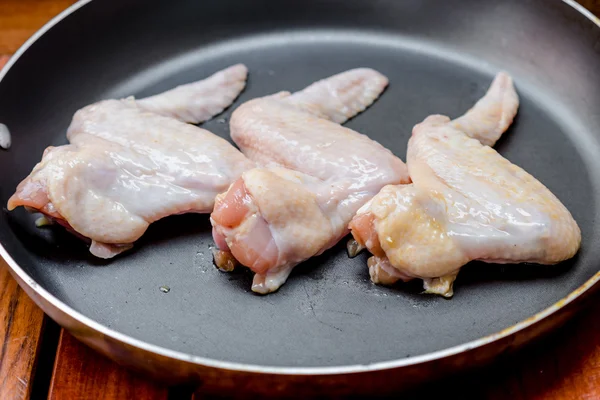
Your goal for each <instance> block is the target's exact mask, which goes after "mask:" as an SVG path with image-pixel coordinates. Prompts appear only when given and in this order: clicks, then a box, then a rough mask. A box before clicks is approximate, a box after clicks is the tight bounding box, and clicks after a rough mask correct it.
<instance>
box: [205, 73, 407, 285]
mask: <svg viewBox="0 0 600 400" xmlns="http://www.w3.org/2000/svg"><path fill="white" fill-rule="evenodd" d="M387 83H388V80H387V78H386V77H384V76H383V75H381V74H380V73H378V72H376V71H374V70H371V69H355V70H350V71H347V72H344V73H341V74H338V75H335V76H332V77H330V78H327V79H325V80H322V81H319V82H316V83H314V84H313V85H311V86H309V87H307V88H305V89H304V90H302V91H299V92H297V93H294V94H290V93H288V92H281V93H278V94H276V95H272V96H268V97H264V98H259V99H254V100H251V101H249V102H247V103H245V104H243V105H241V106H240V107H239V108H238V109H237V110H236V111H235V112H234V113H233V115H232V118H231V123H230V126H231V136H232V138H233V140H234V141H235V142H236V144H237V145H238V146H239V147H240V148H241V150H242V152H244V154H245V155H247V156H248V157H249V158H250V159H251V160H253V161H255V162H257V163H258V164H259V166H260V167H259V168H255V169H251V170H248V171H246V172H244V173H243V174H242V177H241V178H240V179H238V180H237V181H236V182H234V183H233V184H232V186H231V187H230V188H229V190H228V191H227V192H226V193H224V194H222V195H220V196H218V197H217V200H216V204H215V210H214V212H213V213H212V215H211V222H212V224H213V236H214V238H215V241H216V243H217V245H218V247H219V249H220V251H219V252H217V253H216V255H215V261H216V263H217V264H218V265H219V266H222V267H224V269H231V266H232V265H233V260H236V261H238V262H240V263H241V264H243V265H244V266H246V267H249V268H250V269H251V270H252V271H254V272H255V276H254V281H253V284H252V290H253V291H254V292H257V293H262V294H266V293H270V292H273V291H275V290H277V289H278V288H279V287H280V286H281V285H282V284H283V283H284V282H285V281H286V279H287V278H288V276H289V274H290V272H291V271H292V269H293V268H294V267H295V266H296V265H298V264H299V263H301V262H302V261H304V260H307V259H308V258H310V257H313V256H315V255H318V254H321V253H323V252H324V251H325V250H327V249H329V248H330V247H332V246H333V245H334V244H336V243H337V242H338V241H339V240H340V239H341V238H342V237H343V236H345V235H346V234H347V233H348V232H349V231H348V228H347V226H348V222H349V221H350V219H351V218H352V216H353V215H354V214H355V213H356V211H357V210H358V209H359V208H360V207H361V206H362V205H363V204H364V203H366V202H367V201H368V200H369V199H370V198H371V197H372V196H374V195H375V194H376V193H378V192H379V191H380V190H381V188H382V187H384V186H385V185H388V184H397V183H406V182H408V174H407V170H406V166H405V164H404V163H403V162H402V161H401V160H400V159H399V158H397V157H396V156H394V155H393V154H392V153H391V152H390V151H389V150H387V149H385V148H384V147H383V146H381V145H380V144H378V143H377V142H375V141H373V140H371V139H369V138H368V137H367V136H365V135H362V134H360V133H357V132H355V131H353V130H351V129H348V128H345V127H343V126H341V125H340V124H341V123H343V122H345V121H346V120H347V119H348V118H351V117H352V116H354V115H355V114H357V113H359V112H361V111H363V110H364V109H365V108H366V107H368V106H369V105H370V104H371V103H373V101H375V100H376V99H377V97H378V96H379V95H380V94H381V92H382V91H383V90H384V89H385V87H386V86H387Z"/></svg>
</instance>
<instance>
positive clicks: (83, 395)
mask: <svg viewBox="0 0 600 400" xmlns="http://www.w3.org/2000/svg"><path fill="white" fill-rule="evenodd" d="M167 398H168V390H167V388H165V387H163V386H161V385H159V384H156V383H154V382H151V381H150V380H147V379H145V378H142V377H140V376H137V375H135V374H134V373H133V372H130V371H128V370H126V369H124V368H123V367H121V366H119V365H117V364H116V363H114V362H112V361H110V360H108V359H106V358H105V357H104V356H101V355H100V354H98V353H96V352H95V351H94V350H92V349H90V348H88V347H87V346H84V345H83V344H81V343H80V342H79V341H77V340H76V339H75V338H73V336H71V335H70V334H69V333H67V332H66V331H64V330H63V331H62V333H61V336H60V341H59V344H58V350H57V355H56V361H55V363H54V372H53V374H52V383H51V385H50V393H49V396H48V399H50V400H88V399H94V400H104V399H106V400H109V399H110V400H112V399H136V400H167Z"/></svg>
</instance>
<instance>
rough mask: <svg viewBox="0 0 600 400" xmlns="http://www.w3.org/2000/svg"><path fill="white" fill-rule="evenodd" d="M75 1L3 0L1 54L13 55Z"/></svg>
mask: <svg viewBox="0 0 600 400" xmlns="http://www.w3.org/2000/svg"><path fill="white" fill-rule="evenodd" d="M73 3H75V0H1V1H0V32H1V34H0V54H12V53H14V52H15V51H17V49H18V48H19V46H21V44H23V42H25V41H26V40H27V39H28V38H29V37H30V36H31V35H32V34H33V33H34V32H35V31H36V30H38V29H39V28H41V27H42V26H43V25H44V24H45V23H46V22H48V21H49V20H50V19H52V18H53V17H54V16H55V15H57V14H59V13H60V12H61V11H63V10H64V9H65V8H67V7H69V6H70V5H71V4H73Z"/></svg>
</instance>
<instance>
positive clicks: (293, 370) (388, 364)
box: [0, 0, 600, 376]
mask: <svg viewBox="0 0 600 400" xmlns="http://www.w3.org/2000/svg"><path fill="white" fill-rule="evenodd" d="M561 1H562V2H563V3H565V4H567V5H568V6H570V7H572V8H573V9H575V10H576V11H577V12H578V13H580V14H581V15H583V16H584V17H585V18H587V19H588V20H590V21H591V22H592V23H594V24H595V25H596V26H597V27H598V28H599V29H600V18H598V17H596V16H595V15H594V14H592V13H591V12H590V11H589V10H587V9H586V8H585V7H583V6H582V5H580V4H579V3H577V2H576V1H575V0H561ZM91 2H92V0H79V1H77V2H76V3H75V4H73V5H71V6H70V7H68V8H67V9H65V10H64V11H63V12H61V13H60V14H58V15H57V16H55V17H54V18H53V19H51V20H50V21H49V22H48V23H46V24H45V25H44V26H43V27H41V28H40V29H39V30H38V31H37V32H35V33H34V34H33V35H32V36H31V37H30V38H29V39H28V40H27V41H26V42H25V43H24V44H23V45H22V46H21V47H20V48H19V49H18V50H17V51H16V52H15V53H14V54H13V55H12V56H11V58H10V59H9V60H8V62H7V63H6V65H5V66H4V68H3V69H2V70H0V82H1V81H2V80H3V79H4V77H5V76H6V74H7V73H8V71H9V70H10V69H11V68H12V67H13V66H14V64H15V63H16V62H17V60H18V59H19V58H20V57H21V56H22V55H23V54H24V53H25V52H26V51H27V50H28V49H29V48H30V47H31V46H32V45H33V44H34V43H35V42H36V41H37V40H38V39H39V38H40V37H42V36H43V35H44V34H45V33H46V32H48V31H49V30H50V29H51V28H52V27H53V26H55V25H56V24H58V23H59V22H60V21H62V20H63V19H65V18H66V17H68V16H69V15H71V14H72V13H74V12H75V11H77V10H78V9H80V8H82V7H83V6H85V5H87V4H89V3H91ZM0 256H1V257H2V258H3V259H4V260H5V261H6V264H7V265H8V267H9V269H10V270H11V272H12V273H13V274H14V275H16V276H17V277H18V279H17V281H18V282H19V283H20V284H23V285H26V286H27V288H28V289H30V290H31V291H33V292H34V293H36V294H37V295H38V296H40V297H41V298H42V299H43V300H44V301H45V302H47V303H48V304H49V305H50V306H51V307H53V308H54V309H56V310H58V311H60V312H61V313H64V314H65V315H67V316H69V317H70V318H72V319H73V320H75V321H76V322H77V323H79V324H82V325H84V326H87V327H88V328H90V329H92V330H94V331H96V332H98V333H100V334H102V335H105V336H107V337H110V338H111V339H113V340H115V341H117V342H121V343H125V344H126V345H129V346H132V347H134V348H138V349H140V350H143V351H147V352H149V353H153V354H156V355H158V356H163V357H167V358H170V359H174V360H178V361H183V362H188V363H192V364H196V365H198V366H203V367H208V368H218V369H225V370H231V371H236V372H247V373H259V374H265V373H266V374H276V375H306V376H310V375H341V374H352V373H365V372H373V371H383V370H391V369H396V368H403V367H409V366H415V365H419V364H425V363H427V362H431V361H435V360H440V359H444V358H448V357H451V356H454V355H457V354H460V353H464V352H466V351H469V350H474V349H477V348H481V347H483V346H485V345H488V344H491V343H494V342H497V341H499V340H501V339H503V338H506V337H509V336H511V335H514V334H516V333H518V332H520V331H523V330H525V329H526V328H529V327H531V326H533V325H535V324H537V323H539V322H541V321H542V320H543V319H545V318H546V317H549V316H550V315H552V314H554V313H556V312H557V311H558V310H560V309H562V308H564V307H565V306H567V305H569V304H570V303H572V302H573V301H575V300H576V299H577V298H579V297H580V296H581V295H583V294H584V293H586V292H587V291H588V290H589V289H591V288H592V287H593V286H594V285H596V283H598V281H600V271H598V272H596V273H595V274H594V275H593V276H592V277H591V278H589V279H588V280H587V281H585V282H584V283H583V284H582V285H581V286H579V287H578V288H577V289H575V290H573V291H572V292H571V293H569V294H568V295H567V296H566V297H564V298H562V299H560V300H558V301H557V302H556V303H554V304H553V305H551V306H549V307H547V308H546V309H544V310H542V311H540V312H538V313H536V314H534V315H533V316H531V317H528V318H526V319H524V320H522V321H520V322H518V323H516V324H514V325H511V326H509V327H507V328H504V329H502V330H501V331H499V332H496V333H492V334H490V335H487V336H483V337H481V338H479V339H475V340H472V341H470V342H466V343H462V344H459V345H456V346H452V347H449V348H446V349H442V350H438V351H434V352H431V353H426V354H421V355H418V356H410V357H406V358H402V359H396V360H391V361H382V362H374V363H370V364H355V365H340V366H328V367H276V366H266V365H258V364H248V363H240V362H233V361H222V360H218V359H214V358H208V357H202V356H196V355H192V354H186V353H184V352H180V351H176V350H171V349H168V348H166V347H162V346H158V345H154V344H151V343H148V342H145V341H143V340H140V339H136V338H134V337H131V336H129V335H126V334H123V333H120V332H118V331H116V330H114V329H111V328H108V327H107V326H105V325H102V324H101V323H99V322H96V321H94V320H92V319H91V318H89V317H87V316H85V315H84V314H82V313H80V312H78V311H76V310H74V309H73V308H72V307H70V306H68V305H67V304H66V303H64V302H62V301H61V300H59V299H58V298H56V297H55V296H54V295H52V294H51V293H50V292H48V291H47V290H46V289H44V288H43V287H41V286H40V285H39V284H38V283H37V282H36V281H35V280H34V279H33V278H31V277H30V276H29V275H28V274H27V273H26V272H25V270H24V269H22V268H21V267H20V266H19V264H18V263H17V262H16V261H15V260H14V259H13V258H12V256H11V255H10V254H9V253H8V251H7V250H6V249H5V248H4V246H3V245H2V243H0Z"/></svg>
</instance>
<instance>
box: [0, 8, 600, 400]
mask: <svg viewBox="0 0 600 400" xmlns="http://www.w3.org/2000/svg"><path fill="white" fill-rule="evenodd" d="M599 43H600V29H599V28H598V26H597V25H596V24H595V23H594V22H593V21H592V20H591V19H590V18H589V15H588V16H586V15H584V14H582V13H581V9H579V10H578V9H576V8H574V6H573V5H572V4H570V3H563V2H561V1H546V0H537V1H533V0H530V1H522V0H505V1H501V2H499V1H496V0H464V1H445V2H439V1H434V0H429V1H427V0H414V1H393V0H382V1H376V2H375V1H368V0H364V1H358V0H344V1H337V0H319V1H309V2H307V1H301V0H293V1H285V2H282V1H278V0H260V1H253V2H247V1H242V0H238V1H236V0H221V1H218V2H211V1H204V2H198V1H194V0H168V1H167V0H165V1H162V0H151V1H148V0H144V1H141V0H139V1H134V0H126V1H119V2H116V1H114V2H111V1H97V0H96V1H92V2H83V3H78V4H76V5H75V6H74V7H73V8H71V9H70V10H69V11H67V12H66V13H64V14H63V15H62V16H60V17H59V18H58V19H57V20H55V21H53V22H52V23H51V26H47V27H45V28H44V29H43V30H42V32H40V33H38V35H37V40H34V41H30V42H29V43H28V44H26V45H25V46H24V48H23V49H21V50H20V51H19V54H18V56H17V57H15V60H16V61H14V60H13V62H10V63H9V64H10V65H9V67H7V68H6V69H5V71H4V73H3V74H2V75H3V78H2V80H1V81H0V122H1V123H4V124H6V125H7V126H8V128H9V129H10V131H11V132H12V135H13V147H12V148H11V149H10V150H9V151H2V152H0V171H1V172H2V173H1V174H0V202H2V204H6V201H7V200H8V198H9V196H10V195H11V194H12V193H13V191H14V189H15V187H16V185H17V184H18V183H19V181H20V180H21V179H22V178H24V177H25V176H26V175H27V174H28V173H29V171H30V170H31V168H32V167H33V166H34V165H35V163H36V162H37V161H39V159H40V157H41V154H42V152H43V150H44V149H45V148H46V147H47V146H49V145H61V144H64V143H66V138H65V131H66V128H67V126H68V124H69V122H70V119H71V117H72V115H73V113H74V112H75V111H76V110H77V109H78V108H80V107H82V106H85V105H87V104H90V103H93V102H95V101H98V100H101V99H105V98H114V97H125V96H129V95H136V96H145V95H150V94H154V93H157V92H160V91H163V90H165V89H168V88H171V87H173V86H176V85H178V84H182V83H185V82H190V81H194V80H197V79H200V78H202V77H205V76H207V75H209V74H211V73H213V72H215V71H217V70H219V69H221V68H224V67H226V66H229V65H231V64H234V63H239V62H242V63H245V64H246V65H247V66H248V68H249V71H250V74H249V81H248V86H247V88H246V90H245V91H244V92H243V94H242V95H241V97H240V98H239V99H238V100H237V101H236V103H235V104H234V105H233V106H232V107H231V108H230V109H229V110H227V111H226V112H224V113H223V114H222V115H220V116H218V117H216V118H215V119H213V120H212V121H209V122H207V123H205V124H204V125H203V126H204V127H205V128H207V129H209V130H210V131H212V132H214V133H215V134H217V135H220V136H222V137H225V138H228V124H227V123H226V122H227V121H228V119H229V117H230V115H231V111H232V109H234V108H235V107H237V106H238V105H239V104H241V103H242V102H244V101H247V100H249V99H251V98H253V97H256V96H263V95H267V94H270V93H274V92H277V91H280V90H291V91H293V90H297V89H300V88H303V87H305V86H306V85H308V84H310V83H311V82H314V81H315V80H318V79H320V78H324V77H327V76H329V75H332V74H335V73H338V72H341V71H344V70H346V69H350V68H355V67H371V68H375V69H377V70H379V71H381V72H382V73H383V74H385V75H387V76H388V77H389V79H390V86H389V88H388V89H387V91H386V92H385V93H384V94H383V95H382V96H381V98H380V99H379V100H378V101H377V102H376V103H375V104H374V105H373V106H372V107H371V108H369V109H368V110H367V111H366V112H364V113H363V114H361V115H359V116H358V117H356V118H354V119H353V120H352V121H350V122H349V123H348V124H347V126H348V127H350V128H352V129H355V130H357V131H359V132H362V133H365V134H367V135H369V136H370V137H371V138H373V139H375V140H377V141H379V142H380V143H382V144H383V145H384V146H386V147H387V148H389V149H391V150H392V151H393V152H394V153H395V154H397V155H398V156H400V157H401V158H402V159H404V158H405V152H406V144H407V140H408V138H409V135H410V132H411V128H412V126H413V125H414V124H415V123H417V122H420V121H421V120H422V119H423V118H424V117H425V116H427V115H429V114H432V113H441V114H447V115H449V116H451V117H456V116H458V115H460V114H461V113H463V112H464V111H465V110H466V109H468V108H469V107H470V106H471V105H472V104H473V103H474V102H475V101H476V100H477V99H478V98H479V97H480V96H482V95H483V94H484V92H485V90H486V89H487V87H488V85H489V84H490V82H491V80H492V78H493V76H494V74H495V73H496V72H497V71H499V70H506V71H508V72H509V73H511V74H512V75H513V77H514V78H515V83H516V88H517V90H518V92H519V95H520V97H521V108H520V111H519V114H518V117H517V119H516V121H515V123H514V126H513V127H512V128H511V129H510V130H509V131H508V132H507V133H506V134H505V135H504V137H503V138H502V139H501V140H500V142H499V143H498V145H497V146H496V148H497V150H498V151H499V152H500V153H501V154H502V155H503V156H505V157H506V158H508V159H509V160H511V161H512V162H514V163H516V164H517V165H519V166H521V167H523V168H524V169H525V170H527V171H528V172H530V173H532V174H533V175H534V176H536V177H537V178H538V179H539V180H541V181H542V182H543V183H544V184H545V185H546V186H548V188H549V189H550V190H551V191H552V192H553V193H555V194H556V195H557V196H558V197H559V198H560V200H561V201H562V202H564V204H565V205H566V206H567V208H568V209H569V210H570V211H571V212H572V214H573V216H574V218H575V219H576V220H577V222H578V223H579V225H580V227H581V230H582V235H583V244H582V248H581V251H580V253H579V255H578V256H577V257H576V258H575V259H573V260H571V261H568V262H565V263H562V264H560V265H557V266H537V265H504V266H499V265H488V264H483V263H472V264H470V265H468V266H467V267H466V268H464V270H463V271H461V273H460V275H459V278H458V280H457V282H456V285H455V293H456V294H455V296H454V298H452V299H451V300H445V299H442V298H440V297H432V296H427V295H422V294H420V290H421V289H420V284H418V283H410V284H403V285H398V286H395V287H392V288H385V287H380V286H375V285H373V284H371V282H370V281H369V276H368V271H367V268H366V255H364V254H363V255H361V256H359V257H356V258H354V259H349V258H348V257H347V256H346V253H345V240H344V241H343V242H342V243H340V244H339V245H338V246H337V247H335V248H333V249H332V250H330V251H327V252H326V253H325V254H324V255H322V256H320V257H317V258H314V259H312V260H310V261H308V262H306V263H304V264H303V265H301V266H300V267H298V268H296V269H295V270H294V272H293V273H292V276H291V277H290V279H289V280H288V282H287V284H286V285H284V286H283V287H282V288H281V289H280V290H279V291H278V292H277V293H274V294H271V295H269V296H266V297H261V296H257V295H255V294H253V293H252V292H250V291H249V289H250V283H251V274H250V273H248V272H247V271H238V272H235V273H232V274H225V273H220V272H218V271H217V270H216V269H215V268H214V267H213V265H212V258H211V252H210V248H211V245H212V243H213V242H212V239H211V230H210V223H209V221H208V216H207V215H184V216H176V217H171V218H166V219H164V220H162V221H160V222H158V223H155V224H153V225H152V226H151V227H150V229H149V230H148V232H147V234H146V235H144V236H143V238H142V239H141V240H140V241H139V242H138V243H136V245H135V249H134V250H133V251H130V252H128V253H126V254H124V255H123V256H121V257H118V258H115V259H113V260H110V261H100V260H97V259H95V258H94V257H92V256H91V255H90V254H89V252H88V251H87V248H86V246H85V245H84V244H82V243H81V242H79V241H78V239H75V238H74V237H71V236H70V235H69V234H67V233H65V232H63V231H61V230H60V229H37V228H36V227H35V226H34V219H35V216H32V215H29V214H27V213H26V212H25V211H23V210H18V211H15V212H10V213H9V212H7V211H6V209H5V208H3V210H2V212H1V213H0V221H1V222H0V242H1V243H2V246H3V250H2V251H1V253H2V255H3V256H4V257H5V258H6V259H7V260H8V263H9V265H10V266H11V269H12V270H13V274H14V275H15V276H16V277H17V279H18V280H19V282H20V283H21V284H22V285H23V286H24V288H25V289H26V290H27V291H28V293H29V294H30V295H32V296H33V297H34V299H35V300H36V301H37V302H38V304H40V305H41V306H42V307H43V308H44V309H45V311H46V312H48V313H49V314H50V315H51V316H52V317H53V318H55V319H56V320H57V321H58V322H59V323H61V324H63V325H65V326H66V327H68V328H69V329H71V330H73V331H74V333H75V334H76V336H78V337H79V338H80V339H82V340H84V341H85V342H87V343H88V344H90V345H92V346H93V347H95V348H97V349H99V350H101V351H103V352H104V353H106V354H108V355H109V356H111V357H113V358H115V359H117V360H120V361H121V362H123V363H126V364H128V365H131V366H134V367H138V368H141V369H144V370H146V371H147V372H150V373H159V374H160V375H161V376H162V378H165V379H172V380H175V379H177V380H180V379H186V380H187V379H192V380H206V378H208V377H211V376H215V375H214V374H217V373H218V374H220V375H218V376H220V377H233V378H234V379H235V380H236V382H237V385H238V386H237V387H240V385H245V386H247V387H248V388H250V389H256V387H254V386H253V384H252V382H253V381H252V379H254V378H256V377H262V378H263V379H266V380H268V381H269V382H271V380H272V382H274V383H277V384H279V385H280V386H277V387H279V388H280V389H281V390H291V389H290V388H291V387H294V388H295V389H294V390H296V393H304V392H306V393H308V392H309V391H310V390H317V389H323V388H326V389H328V390H331V393H334V392H335V393H348V392H352V393H358V392H360V390H367V388H368V390H370V391H372V390H374V389H373V385H374V383H373V382H378V379H384V378H385V379H386V382H388V387H396V386H402V385H404V384H406V382H405V381H406V380H407V379H404V380H403V379H401V378H400V377H401V376H404V377H409V378H410V380H415V381H417V380H422V379H426V378H430V377H432V376H434V375H439V374H443V373H445V372H446V370H448V369H449V368H450V367H452V368H454V367H457V366H462V365H463V364H471V363H472V362H474V360H476V359H477V360H479V359H482V360H483V359H489V358H490V357H492V356H493V355H495V354H496V353H498V352H499V351H501V350H503V349H504V348H506V347H507V346H508V344H507V343H508V341H509V340H513V341H514V342H516V343H517V342H518V343H520V342H525V341H527V340H529V339H530V338H532V337H534V336H535V335H537V333H539V332H541V331H544V330H547V329H550V328H551V327H552V326H554V325H555V324H556V323H558V321H560V320H561V319H564V316H565V315H567V312H566V311H564V309H563V308H562V304H559V305H558V306H554V308H551V309H548V307H551V306H553V305H554V304H555V303H556V302H558V301H559V300H561V299H563V298H565V297H567V296H569V295H570V296H571V297H569V299H568V300H567V301H565V302H563V303H569V302H570V301H571V300H572V299H573V298H575V297H577V296H579V294H580V293H581V292H584V291H586V290H587V289H588V288H590V287H591V286H592V285H593V284H594V283H595V281H596V279H597V278H596V277H594V275H595V274H596V272H597V271H598V269H599V268H598V267H599V261H598V260H600V243H599V240H598V228H597V227H598V224H597V223H596V221H597V216H598V211H599V208H598V207H599V206H598V204H599V201H598V200H599V195H600V191H599V190H600V187H599V184H600V177H599V176H598V175H599V174H600V150H599V148H600V114H599V112H598V110H600V90H598V89H599V88H600V55H599V53H600V44H599ZM2 75H0V76H2ZM582 285H584V287H583V289H582V290H580V291H577V292H574V291H575V290H576V289H577V288H579V287H581V286H582ZM162 286H167V287H169V288H170V291H168V293H164V291H161V289H160V288H161V287H162ZM544 310H546V311H545V314H538V313H541V312H542V311H544ZM561 313H562V315H563V318H559V316H560V315H561ZM548 315H549V317H548V318H546V319H544V320H543V321H542V323H538V324H537V325H534V327H532V326H530V325H531V324H532V323H535V322H537V321H538V320H541V319H542V316H548ZM532 317H533V318H532ZM520 321H525V322H522V323H521V324H520V325H518V326H516V327H515V326H514V325H515V324H517V323H519V322H520ZM535 326H537V328H535ZM507 328H510V329H508V330H507ZM536 329H537V330H536ZM503 330H504V331H503ZM501 331H503V332H502V333H501V334H496V333H498V332H501ZM494 334H496V335H494ZM489 335H494V336H489ZM512 335H514V337H512V338H511V336H512ZM460 354H467V355H469V356H468V357H467V358H464V359H459V358H457V357H459V355H460ZM465 357H466V356H465ZM461 360H462V361H461ZM434 371H435V372H434ZM355 373H360V374H363V375H364V376H363V379H360V378H358V379H357V378H356V376H355V375H354V374H355ZM390 374H393V375H394V378H393V379H390V378H389V377H390V376H392V375H390ZM324 377H326V378H324ZM391 381H394V382H397V384H391V383H389V382H391ZM211 382H212V383H211V384H212V385H216V386H219V387H221V386H222V387H225V388H227V387H232V386H231V382H229V381H228V380H227V379H225V378H223V379H220V380H219V379H213V380H212V381H211ZM367 382H371V384H370V385H371V386H369V384H368V383H367ZM228 385H229V386H228Z"/></svg>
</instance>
